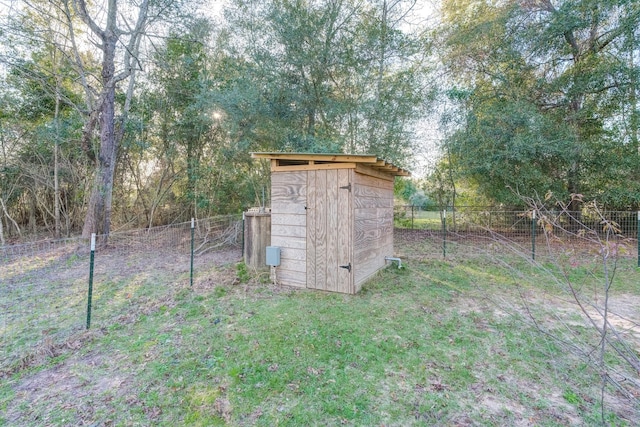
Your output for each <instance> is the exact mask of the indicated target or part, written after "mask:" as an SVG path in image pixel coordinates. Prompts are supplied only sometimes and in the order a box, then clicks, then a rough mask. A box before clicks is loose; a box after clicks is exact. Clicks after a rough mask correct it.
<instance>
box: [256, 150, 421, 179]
mask: <svg viewBox="0 0 640 427" xmlns="http://www.w3.org/2000/svg"><path fill="white" fill-rule="evenodd" d="M251 157H253V158H254V159H268V160H271V171H294V170H327V169H359V168H360V167H366V168H370V169H372V170H374V171H377V172H379V173H382V174H387V175H390V176H411V173H410V172H408V171H406V170H404V169H402V168H399V167H397V166H394V165H393V164H392V163H389V162H387V161H385V160H383V159H380V158H378V157H376V156H373V155H368V154H316V153H251Z"/></svg>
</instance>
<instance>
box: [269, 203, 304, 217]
mask: <svg viewBox="0 0 640 427" xmlns="http://www.w3.org/2000/svg"><path fill="white" fill-rule="evenodd" d="M271 213H272V214H295V215H305V209H304V204H303V203H291V202H286V201H285V202H283V201H273V200H272V201H271Z"/></svg>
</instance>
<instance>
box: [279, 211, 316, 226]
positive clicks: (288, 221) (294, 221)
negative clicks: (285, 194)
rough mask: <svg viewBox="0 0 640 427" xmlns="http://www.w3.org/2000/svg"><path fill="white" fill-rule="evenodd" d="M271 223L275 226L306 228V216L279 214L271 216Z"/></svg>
mask: <svg viewBox="0 0 640 427" xmlns="http://www.w3.org/2000/svg"><path fill="white" fill-rule="evenodd" d="M271 223H272V224H276V225H296V226H302V227H306V226H307V216H306V215H296V214H290V213H280V214H278V215H273V219H272V221H271Z"/></svg>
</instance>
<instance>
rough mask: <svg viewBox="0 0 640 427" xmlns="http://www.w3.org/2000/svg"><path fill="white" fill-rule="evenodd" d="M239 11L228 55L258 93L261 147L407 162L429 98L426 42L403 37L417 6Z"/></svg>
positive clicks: (349, 4)
mask: <svg viewBox="0 0 640 427" xmlns="http://www.w3.org/2000/svg"><path fill="white" fill-rule="evenodd" d="M233 4H234V7H233V8H232V9H230V10H229V11H228V13H227V18H228V21H229V23H230V25H231V26H232V31H233V34H234V35H235V36H234V38H233V39H232V43H231V49H230V52H231V53H232V55H233V54H234V53H235V55H234V56H236V57H240V58H242V59H243V60H244V65H243V66H244V67H245V69H247V70H249V71H250V73H251V74H250V75H251V78H252V82H253V85H252V87H254V88H255V87H257V88H259V90H258V91H257V93H255V97H254V98H255V99H256V100H257V101H254V104H253V107H252V110H253V114H252V119H251V124H252V125H253V126H252V128H251V129H250V131H251V133H252V135H251V139H252V140H253V142H254V143H258V141H260V145H262V146H263V147H272V148H274V149H279V150H289V151H324V152H331V151H337V152H342V151H347V152H353V153H358V152H369V153H372V154H378V155H381V156H384V157H385V158H387V159H389V160H391V161H394V162H397V163H399V164H406V163H409V162H408V161H407V158H408V157H409V155H408V154H409V153H408V152H409V151H410V149H409V147H410V144H411V142H412V140H411V136H412V135H411V132H412V126H413V125H414V124H415V123H416V121H417V120H418V119H419V118H420V117H421V115H422V112H423V107H424V105H425V98H426V95H427V93H426V91H425V90H424V82H425V81H426V80H425V79H424V76H425V72H426V68H425V67H424V63H423V62H422V61H423V59H424V56H425V53H424V52H425V50H426V48H425V45H426V43H425V41H424V38H419V37H418V36H416V35H414V34H408V33H405V32H403V31H401V29H400V28H401V26H402V19H403V17H404V15H403V13H401V12H402V10H404V11H405V12H406V9H408V8H410V5H411V4H413V2H403V1H395V2H387V1H383V2H381V3H380V4H378V2H365V1H355V0H331V1H323V2H321V1H310V2H307V1H300V0H297V1H291V0H287V1H268V2H257V1H255V0H237V1H235V2H234V3H233ZM380 6H382V10H381V9H380ZM230 31H231V30H230ZM236 87H237V86H236ZM260 127H262V129H260ZM267 129H269V130H270V131H273V132H267V131H266V130H267ZM244 135H245V136H246V135H247V133H246V132H245V133H244ZM270 136H271V137H270Z"/></svg>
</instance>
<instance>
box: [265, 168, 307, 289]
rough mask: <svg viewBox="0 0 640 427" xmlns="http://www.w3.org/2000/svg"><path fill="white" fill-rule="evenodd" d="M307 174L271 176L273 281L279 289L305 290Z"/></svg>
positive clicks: (301, 172) (273, 174) (283, 173)
mask: <svg viewBox="0 0 640 427" xmlns="http://www.w3.org/2000/svg"><path fill="white" fill-rule="evenodd" d="M306 200H307V172H306V171H295V172H273V173H272V174H271V245H272V246H279V247H280V248H281V253H280V267H278V270H277V280H278V282H279V283H281V284H283V285H289V286H298V287H303V288H304V287H306V280H307V273H306V272H307V265H306V259H307V255H306V250H307V215H306V210H305V204H306Z"/></svg>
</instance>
